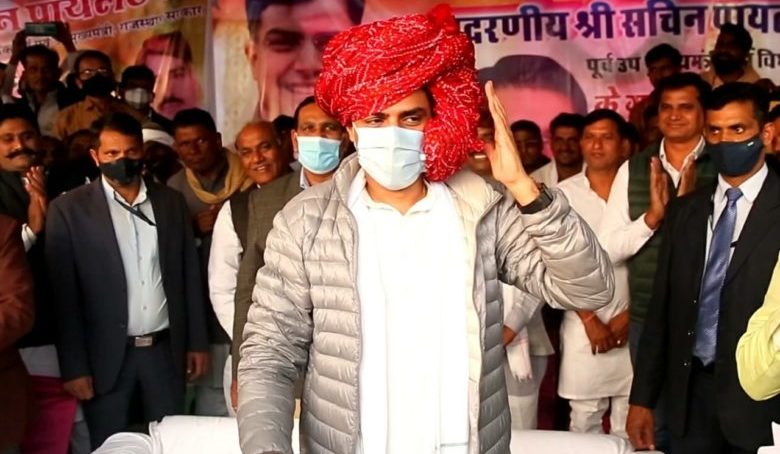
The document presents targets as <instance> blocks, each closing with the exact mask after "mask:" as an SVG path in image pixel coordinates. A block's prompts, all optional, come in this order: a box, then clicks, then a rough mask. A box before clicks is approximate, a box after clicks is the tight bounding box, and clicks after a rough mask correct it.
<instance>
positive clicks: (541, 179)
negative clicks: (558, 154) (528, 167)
mask: <svg viewBox="0 0 780 454" xmlns="http://www.w3.org/2000/svg"><path fill="white" fill-rule="evenodd" d="M531 178H533V179H534V181H536V182H537V183H544V185H545V186H547V187H548V188H554V187H556V186H558V167H556V165H555V161H550V162H548V163H547V164H545V165H543V166H542V167H540V168H538V169H536V170H534V171H533V172H531Z"/></svg>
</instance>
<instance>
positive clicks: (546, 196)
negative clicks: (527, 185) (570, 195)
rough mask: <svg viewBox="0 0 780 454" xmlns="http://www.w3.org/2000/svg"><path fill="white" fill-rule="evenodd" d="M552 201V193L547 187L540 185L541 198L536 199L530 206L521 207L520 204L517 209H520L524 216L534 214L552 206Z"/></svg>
mask: <svg viewBox="0 0 780 454" xmlns="http://www.w3.org/2000/svg"><path fill="white" fill-rule="evenodd" d="M552 201H553V195H552V192H550V190H549V189H547V186H545V184H544V183H541V184H539V197H537V198H535V199H534V201H533V202H531V203H529V204H528V205H520V204H519V203H518V204H517V207H518V208H520V212H521V213H523V214H534V213H538V212H540V211H542V210H543V209H545V208H547V207H548V206H550V204H551V203H552Z"/></svg>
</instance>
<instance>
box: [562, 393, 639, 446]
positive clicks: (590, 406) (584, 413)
mask: <svg viewBox="0 0 780 454" xmlns="http://www.w3.org/2000/svg"><path fill="white" fill-rule="evenodd" d="M610 402H611V404H612V411H611V412H610V417H609V424H610V427H611V432H612V435H615V436H618V437H621V438H626V439H627V438H628V435H626V417H627V416H628V396H615V397H611V398H610V397H605V398H603V399H590V400H570V401H569V405H570V406H571V423H570V424H569V430H570V431H572V432H579V433H592V434H600V433H604V431H603V430H602V426H601V419H602V417H603V416H604V413H606V411H607V409H608V408H610Z"/></svg>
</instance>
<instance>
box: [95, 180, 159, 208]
mask: <svg viewBox="0 0 780 454" xmlns="http://www.w3.org/2000/svg"><path fill="white" fill-rule="evenodd" d="M100 183H101V184H102V185H103V192H105V194H106V198H107V199H108V200H109V202H114V203H118V202H117V201H116V200H114V194H116V197H117V198H118V199H120V200H122V201H123V202H124V203H127V201H126V200H125V199H124V198H122V196H121V195H119V194H118V193H117V192H116V190H115V189H114V188H112V187H111V185H110V184H108V181H106V179H105V178H104V177H100ZM147 200H148V197H147V194H146V183H144V179H143V178H141V187H140V188H139V189H138V195H137V196H136V197H135V200H133V201H132V202H131V203H128V205H129V206H131V207H135V206H138V205H141V204H143V203H144V202H146V201H147Z"/></svg>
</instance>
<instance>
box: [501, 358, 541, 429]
mask: <svg viewBox="0 0 780 454" xmlns="http://www.w3.org/2000/svg"><path fill="white" fill-rule="evenodd" d="M531 371H532V374H533V376H532V378H531V379H530V380H525V381H523V382H518V381H517V380H516V379H515V377H514V376H513V375H512V373H511V372H510V371H509V367H506V380H507V390H508V391H509V412H510V414H511V415H512V430H536V428H537V414H538V409H539V388H540V387H541V385H542V379H543V378H544V374H545V372H547V356H533V355H532V356H531Z"/></svg>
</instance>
